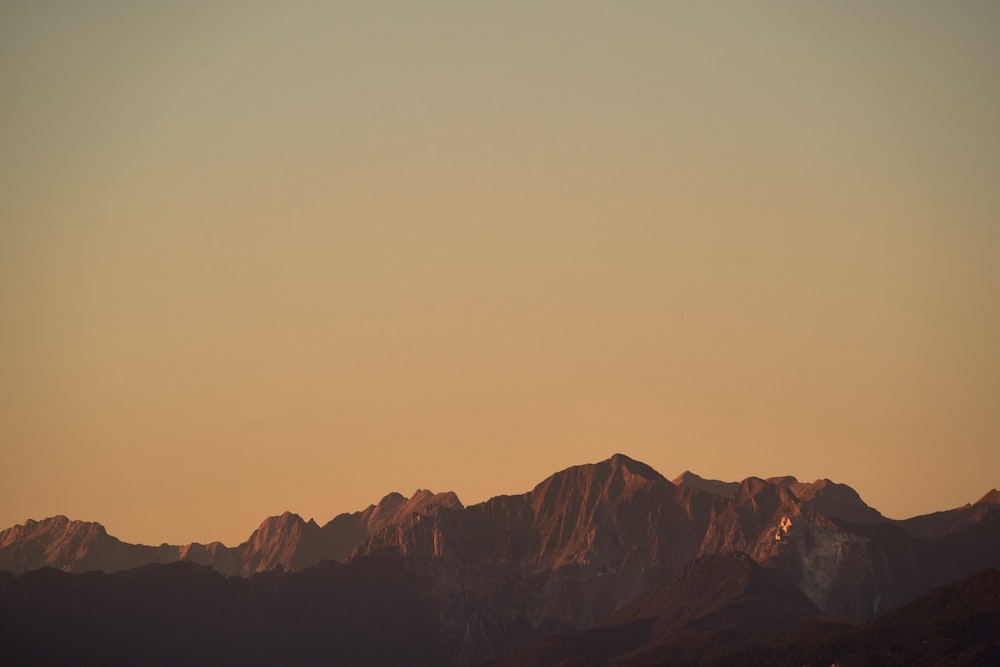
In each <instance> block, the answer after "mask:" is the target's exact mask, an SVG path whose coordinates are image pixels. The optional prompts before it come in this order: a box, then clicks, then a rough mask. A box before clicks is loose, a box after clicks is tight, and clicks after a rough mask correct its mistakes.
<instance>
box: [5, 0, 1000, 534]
mask: <svg viewBox="0 0 1000 667" xmlns="http://www.w3.org/2000/svg"><path fill="white" fill-rule="evenodd" d="M998 26H1000V5H996V4H990V3H962V4H959V3H951V4H948V5H940V4H936V3H924V2H890V3H884V4H879V5H877V6H872V5H870V4H868V3H837V4H835V5H834V4H829V3H822V4H821V3H810V4H805V3H775V4H771V5H768V6H767V7H750V6H747V5H745V4H741V3H718V4H714V3H713V4H712V5H711V6H705V5H703V4H693V3H692V4H687V3H651V2H626V3H614V4H613V5H612V4H610V3H609V4H606V5H605V4H599V3H559V2H556V3H546V4H544V5H536V4H533V3H505V4H503V5H497V6H492V5H488V4H485V3H482V4H480V3H457V2H430V3H421V4H420V5H419V6H418V5H417V4H407V3H385V4H381V3H363V4H358V5H355V4H348V3H343V4H340V3H321V2H310V1H300V2H289V3H281V4H272V3H267V2H261V1H259V0H252V1H248V2H223V1H219V2H211V3H194V2H183V1H182V2H170V3H166V2H164V3H143V5H141V6H140V5H137V4H132V3H122V2H112V1H107V2H94V3H87V4H86V5H83V4H75V3H69V2H58V1H53V2H31V3H6V4H4V5H2V6H0V86H2V88H0V89H2V90H3V91H4V98H5V102H4V105H2V106H0V179H2V180H0V182H2V183H3V184H4V185H3V196H2V197H0V220H2V222H0V309H2V312H3V316H2V318H0V468H2V469H3V470H4V471H5V478H4V482H3V484H2V485H0V529H2V528H6V527H8V526H10V525H13V524H16V523H23V522H24V520H25V519H28V518H35V519H41V518H44V517H47V516H51V515H55V514H64V515H67V516H69V517H70V518H75V519H83V520H91V521H99V522H101V523H102V524H104V525H105V526H106V527H107V528H108V530H109V532H111V533H112V534H113V535H115V536H117V537H119V538H121V539H123V540H126V541H130V542H143V543H154V544H158V543H160V542H170V543H187V542H192V541H200V542H207V541H211V540H221V541H223V542H225V543H226V544H230V545H232V544H236V543H238V542H240V541H242V540H243V539H245V538H246V537H247V536H248V535H249V534H250V532H251V531H252V530H253V529H254V528H256V526H257V525H258V524H259V522H260V520H261V519H263V518H264V517H265V516H268V515H273V514H277V513H281V512H283V511H285V510H289V511H293V512H295V513H297V514H300V515H302V516H303V517H305V518H309V517H310V516H313V517H316V519H317V521H320V522H323V521H326V520H328V519H329V518H332V517H333V516H334V515H336V514H338V513H340V512H352V511H356V510H359V509H363V508H364V507H366V506H367V505H368V504H370V503H373V502H377V501H378V499H379V498H381V497H382V496H383V495H384V494H386V493H388V492H390V491H399V492H401V493H404V494H405V495H409V494H411V493H412V492H413V490H415V489H417V488H429V489H431V490H433V491H447V490H450V491H455V492H456V493H457V494H458V495H459V497H460V498H461V500H462V501H463V502H464V503H466V504H471V503H475V502H480V501H482V500H485V499H487V498H488V497H490V496H494V495H498V494H504V493H506V494H510V493H522V492H525V491H528V490H530V489H531V488H532V487H533V486H534V485H535V484H536V483H538V482H539V481H541V480H542V479H544V478H545V477H546V476H548V475H550V474H551V473H553V472H555V471H557V470H561V469H563V468H566V467H568V466H572V465H577V464H581V463H587V462H594V461H598V460H602V459H604V458H607V457H608V456H610V455H611V454H612V453H614V452H616V451H620V452H623V453H625V454H627V455H629V456H631V457H633V458H636V459H638V460H641V461H643V462H645V463H648V464H649V465H651V466H653V467H654V468H656V469H657V470H658V471H660V472H661V473H662V474H663V475H664V476H666V477H667V478H673V477H674V476H676V475H678V474H680V473H681V472H682V471H684V470H692V471H693V472H695V473H697V474H699V475H701V476H703V477H709V478H716V479H723V480H732V481H736V480H740V479H743V478H745V477H747V476H751V475H756V476H761V477H769V476H776V475H784V474H791V475H795V476H796V477H798V478H799V479H800V480H803V481H812V480H814V479H818V478H830V479H833V480H834V481H837V482H842V483H846V484H849V485H851V486H852V487H853V488H855V489H856V490H857V491H858V492H859V493H860V494H861V496H862V497H863V498H864V499H865V501H866V502H868V503H869V504H870V505H872V506H873V507H875V508H876V509H878V510H879V511H881V512H883V513H884V514H885V515H887V516H890V517H893V518H904V517H908V516H913V515H917V514H923V513H927V512H932V511H937V510H943V509H948V508H951V507H956V506H960V505H962V504H964V503H967V502H973V501H975V500H976V499H977V498H979V497H980V496H982V494H984V493H986V492H987V491H989V490H990V489H991V488H994V487H997V486H1000V480H998V478H1000V410H997V402H998V401H997V399H998V397H1000V343H998V341H1000V308H998V307H997V304H1000V224H998V223H1000V187H997V184H998V183H1000V122H998V120H997V119H998V118H1000V40H997V39H996V38H995V35H996V32H997V27H998Z"/></svg>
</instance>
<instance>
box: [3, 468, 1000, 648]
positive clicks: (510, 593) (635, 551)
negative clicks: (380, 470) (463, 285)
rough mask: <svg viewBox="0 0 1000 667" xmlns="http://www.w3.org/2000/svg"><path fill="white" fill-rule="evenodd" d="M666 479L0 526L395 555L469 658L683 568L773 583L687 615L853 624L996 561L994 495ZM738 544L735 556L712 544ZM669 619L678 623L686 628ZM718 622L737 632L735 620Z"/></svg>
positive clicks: (214, 559)
mask: <svg viewBox="0 0 1000 667" xmlns="http://www.w3.org/2000/svg"><path fill="white" fill-rule="evenodd" d="M676 482H677V483H672V482H670V481H668V480H667V479H666V478H665V477H663V476H662V475H661V474H660V473H658V472H657V471H656V470H654V469H652V468H651V467H649V466H648V465H646V464H644V463H641V462H639V461H635V460H634V459H631V458H629V457H627V456H625V455H622V454H616V455H614V456H612V457H611V458H610V459H607V460H605V461H601V462H598V463H592V464H585V465H579V466H573V467H571V468H567V469H565V470H562V471H560V472H557V473H555V474H553V475H552V476H550V477H549V478H547V479H545V480H543V481H542V482H540V483H539V484H538V485H537V486H536V487H535V488H534V489H532V490H531V491H529V492H527V493H524V494H520V495H511V496H498V497H495V498H492V499H490V500H488V501H486V502H483V503H479V504H477V505H472V506H469V507H463V506H462V504H461V503H460V502H459V500H458V498H457V497H456V496H455V495H454V494H452V493H446V494H433V493H431V492H430V491H424V490H421V491H418V492H416V493H415V494H414V495H413V496H412V497H410V498H409V499H407V498H405V497H403V496H402V495H400V494H396V493H392V494H389V495H387V496H385V497H384V498H383V499H382V500H381V501H380V502H379V503H377V504H374V505H371V506H369V507H368V508H366V509H365V510H362V511H359V512H354V513H351V514H341V515H338V516H337V517H335V518H334V519H333V520H331V521H330V522H328V523H327V524H325V525H323V526H320V525H318V524H316V522H314V521H312V520H309V521H305V520H303V519H302V518H301V517H299V516H298V515H295V514H292V513H285V514H283V515H281V516H277V517H270V518H268V519H266V520H265V521H264V522H262V523H261V525H260V527H259V528H258V529H257V530H256V531H254V533H253V534H252V535H251V536H250V538H249V539H248V540H247V541H246V542H244V543H242V544H240V545H238V546H236V547H226V546H224V545H221V544H219V543H213V544H210V545H199V544H193V545H187V546H185V547H177V546H171V545H161V546H160V547H147V546H141V545H129V544H125V543H123V542H120V541H119V540H117V539H115V538H113V537H111V536H108V535H107V533H106V532H105V531H104V529H103V528H102V527H100V526H99V525H98V524H87V523H82V522H73V521H69V520H68V519H66V518H65V517H55V518H53V519H47V520H45V521H42V522H27V523H26V524H24V525H22V526H15V527H13V528H11V529H8V530H6V531H3V532H2V533H0V569H5V570H10V571H11V572H14V573H23V572H25V571H28V570H33V569H37V568H38V567H42V566H46V567H55V568H58V569H60V570H64V571H66V572H81V571H87V570H103V571H105V572H116V571H119V570H122V569H125V568H131V567H136V566H140V565H145V564H149V563H169V562H174V561H177V560H189V561H193V562H194V563H199V564H202V565H208V566H211V567H212V568H213V569H214V570H215V571H217V572H219V573H221V574H225V575H240V576H243V577H251V579H253V575H254V574H255V573H263V572H270V571H273V570H275V569H276V568H280V569H281V570H283V571H284V572H286V573H295V572H299V571H303V572H304V571H310V570H312V568H313V567H314V566H315V565H316V564H317V563H321V562H324V561H344V562H346V563H347V564H348V565H349V566H353V565H354V564H355V563H358V562H381V563H395V564H398V566H399V567H400V568H403V569H404V570H405V571H406V572H407V573H408V574H409V575H412V576H413V577H415V578H416V579H415V580H417V581H419V582H421V584H420V586H421V590H420V596H421V597H420V600H421V605H422V610H423V611H422V612H421V613H425V614H427V615H428V619H429V620H428V622H429V623H430V624H431V626H432V628H433V635H434V637H433V643H434V646H435V647H437V650H440V652H441V654H442V655H445V656H447V657H448V660H449V661H450V662H452V663H454V664H457V665H472V664H478V663H482V662H486V661H489V660H493V659H496V658H497V657H498V656H500V655H503V654H504V653H505V652H507V651H509V650H510V649H511V648H513V647H515V646H518V645H523V644H525V643H527V642H530V641H532V640H535V639H538V638H540V637H545V636H549V635H555V634H559V633H575V632H579V631H581V630H583V629H585V628H590V627H595V626H598V625H600V624H606V623H608V622H612V625H613V624H614V619H615V618H616V617H614V616H612V615H613V614H615V613H616V611H618V610H622V609H627V608H629V606H628V605H630V604H631V602H632V601H633V600H635V599H637V598H639V596H643V595H644V594H649V593H650V591H656V590H660V588H659V587H661V586H664V585H665V584H667V583H668V582H672V581H677V580H676V578H677V577H679V576H682V575H684V574H685V573H688V574H689V575H690V576H691V577H694V579H691V580H692V581H695V580H698V579H697V575H698V573H699V572H700V571H701V570H699V569H697V568H702V569H705V568H709V566H712V567H716V568H723V569H725V567H729V568H730V569H729V570H725V571H726V574H725V576H724V577H722V581H724V582H729V584H733V582H741V581H743V582H745V583H746V585H747V586H749V585H750V583H749V582H751V581H765V580H766V581H767V582H769V583H768V584H767V586H766V587H765V588H766V589H767V590H768V591H772V592H774V591H779V590H780V591H784V592H785V593H782V595H784V596H785V597H783V598H782V600H783V602H782V603H781V604H779V605H776V606H774V607H773V608H772V607H761V606H760V604H759V603H758V602H759V601H758V602H754V603H748V602H739V603H737V602H735V601H734V600H730V599H729V598H725V595H723V593H719V595H722V598H719V599H725V600H728V602H725V604H723V605H722V607H718V608H717V609H716V608H714V607H713V608H709V606H706V605H708V601H706V600H707V598H706V599H705V600H701V601H696V602H692V604H694V606H693V607H692V610H693V611H692V612H691V614H693V615H692V616H691V618H690V619H689V621H690V622H694V619H697V618H702V619H703V620H704V619H712V618H716V619H720V618H723V617H728V618H730V619H738V618H739V617H740V614H741V613H742V612H741V611H740V610H746V609H755V610H756V611H757V613H756V615H751V616H752V618H751V617H747V619H748V620H756V621H761V622H764V621H765V620H766V619H767V618H769V616H768V614H771V616H773V617H775V618H780V619H784V620H788V619H789V618H791V617H789V616H787V615H786V612H787V611H788V609H791V610H792V611H793V612H794V614H793V616H794V617H795V618H798V617H799V616H801V615H802V614H805V616H808V614H806V613H805V612H804V611H803V608H802V607H801V606H796V605H797V604H798V603H795V604H791V602H790V601H791V600H792V598H793V597H795V598H796V599H797V600H798V601H799V602H801V601H802V600H806V601H808V604H809V605H810V608H809V609H811V611H810V613H813V612H815V613H823V614H827V615H834V616H837V617H842V618H845V619H849V620H852V621H865V620H868V619H871V618H874V617H875V616H878V615H879V614H882V613H884V612H885V611H887V610H889V609H891V608H893V607H896V606H898V605H900V604H902V603H905V602H907V601H909V600H912V599H914V598H916V597H917V596H920V595H922V594H924V593H926V592H927V591H929V590H930V589H931V588H932V587H934V586H939V585H942V584H947V583H949V582H953V581H957V580H959V579H961V578H962V577H965V576H968V575H970V574H971V573H973V572H976V571H979V570H983V569H986V568H990V567H993V568H996V567H1000V505H998V504H996V503H993V502H990V498H992V497H993V496H995V495H996V494H995V492H993V493H991V494H987V496H986V497H985V498H984V499H983V500H982V501H980V502H977V503H976V504H974V505H968V506H966V507H964V508H958V509H955V510H949V511H947V512H941V513H938V514H934V515H927V516H925V517H914V518H912V519H907V520H905V521H892V520H889V519H886V518H884V517H883V516H882V515H881V514H880V513H879V512H878V511H877V510H875V509H873V508H871V507H869V506H868V505H867V504H866V503H865V502H864V501H863V500H862V499H861V497H860V496H859V495H858V494H857V493H856V492H855V491H854V490H853V489H851V488H850V487H848V486H846V485H843V484H837V483H835V482H831V481H830V480H825V479H823V480H818V481H815V482H812V483H801V482H798V481H797V480H796V479H795V478H794V477H772V478H769V479H763V478H759V477H748V478H747V479H744V480H743V481H741V482H738V483H727V482H718V481H714V480H704V479H702V478H700V477H698V476H697V475H694V474H692V473H685V474H684V475H681V476H680V477H678V478H677V480H676ZM735 552H739V553H742V554H746V556H740V557H735V556H724V557H723V560H713V559H712V558H710V557H711V556H715V555H725V554H732V553H735ZM733 558H736V560H733ZM727 559H728V560H727ZM741 559H742V560H741ZM751 560H752V563H751ZM692 563H695V565H692ZM713 563H715V565H712V564H713ZM720 563H721V564H720ZM725 563H729V565H728V566H726V565H724V564H725ZM753 563H755V564H756V565H752V564H753ZM751 565H752V567H751ZM758 566H759V567H758ZM691 568H695V569H693V570H692V569H691ZM740 568H742V570H741V569H740ZM713 571H716V572H720V571H721V570H713ZM739 572H742V574H739V576H737V574H734V573H739ZM762 573H763V574H762ZM24 576H29V575H21V577H24ZM21 577H17V578H15V579H13V581H14V582H15V583H16V582H18V581H20V579H21ZM88 580H89V579H88ZM113 581H121V580H120V579H118V578H115V579H113ZM282 581H283V580H282ZM123 585H124V584H123ZM233 585H234V586H236V585H237V584H233ZM276 585H279V584H276ZM280 585H284V584H280ZM727 585H728V584H727ZM733 585H735V584H733ZM754 585H755V586H756V584H754ZM761 585H763V584H761ZM15 588H16V587H15ZM702 588H703V589H704V590H702V591H701V593H700V594H702V595H708V594H709V589H710V587H708V586H707V584H706V585H705V586H702V585H700V584H699V585H693V584H692V585H691V586H690V587H689V589H690V591H691V599H692V600H694V596H696V595H698V594H699V593H698V591H696V590H695V589H702ZM758 588H759V587H758ZM758 588H753V590H754V591H756V590H758ZM380 590H381V589H379V588H377V587H376V588H373V589H372V594H373V595H381V593H380V592H379V591H380ZM664 590H666V589H664ZM670 590H673V589H670ZM685 590H688V589H685ZM727 590H729V589H727ZM733 590H736V589H733ZM748 590H749V589H748ZM761 590H763V589H761ZM789 591H795V594H794V596H792V595H791V594H790V593H789ZM786 593H788V594H787V595H785V594H786ZM746 594H747V595H750V593H746ZM661 595H666V593H661ZM750 597H751V598H752V597H753V595H750ZM639 599H641V598H639ZM754 599H756V598H754ZM786 603H788V604H786ZM649 604H653V602H650V603H649ZM789 605H791V606H790V607H789ZM723 607H724V609H723ZM817 610H818V611H817ZM772 612H773V613H772ZM800 612H801V613H800ZM331 613H332V612H331ZM338 613H339V612H338ZM713 613H715V614H717V615H716V616H712V615H711V614H713ZM720 614H721V616H719V615H720ZM727 615H728V616H727ZM703 617H704V618H703ZM609 619H611V621H609ZM784 620H783V621H782V622H784ZM687 622H688V621H685V623H687ZM705 622H707V621H705ZM656 623H660V625H657V624H656ZM625 625H627V626H628V627H630V628H633V629H634V628H635V627H637V626H635V625H634V624H633V625H630V624H628V623H626V624H625ZM602 627H604V626H602ZM608 627H611V626H608ZM649 627H650V628H652V630H651V632H654V634H653V635H651V637H653V638H654V639H656V638H657V637H659V638H660V639H664V638H667V637H668V636H669V637H673V635H672V634H670V633H669V632H661V630H662V628H663V627H665V626H663V625H662V623H661V622H659V621H657V622H653V625H650V626H649ZM678 627H680V628H681V630H682V631H683V632H684V633H688V632H689V631H691V629H692V627H694V626H690V625H685V624H681V626H678ZM720 627H721V626H720ZM657 628H659V629H657ZM720 631H721V630H720ZM725 631H727V632H729V631H732V632H744V631H746V632H749V631H750V630H749V629H748V628H747V627H746V626H745V625H740V624H739V623H737V622H736V620H733V625H732V627H730V628H729V629H728V630H725ZM605 632H610V631H605ZM614 632H617V631H614ZM671 632H673V631H671ZM712 632H715V630H712ZM754 632H756V631H754ZM657 641H659V639H658V640H657ZM670 641H671V642H673V641H674V640H673V639H671V640H670ZM685 650H686V649H685ZM706 650H707V649H706ZM685 655H686V654H685Z"/></svg>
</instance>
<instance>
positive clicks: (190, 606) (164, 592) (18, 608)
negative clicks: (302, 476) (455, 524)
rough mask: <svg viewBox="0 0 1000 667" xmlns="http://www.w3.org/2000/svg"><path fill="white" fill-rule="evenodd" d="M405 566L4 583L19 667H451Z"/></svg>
mask: <svg viewBox="0 0 1000 667" xmlns="http://www.w3.org/2000/svg"><path fill="white" fill-rule="evenodd" d="M425 589H426V582H424V581H422V580H421V579H420V578H418V577H416V576H414V575H413V574H411V573H408V572H406V570H405V569H404V568H403V567H402V565H401V564H400V563H398V562H395V561H387V560H379V559H362V560H358V561H355V562H352V563H351V564H350V565H340V564H336V563H326V564H323V565H319V566H314V567H311V568H307V569H306V570H303V571H300V572H294V573H283V572H281V571H273V572H266V573H258V574H255V575H253V576H251V577H247V578H242V577H225V576H223V575H221V574H219V573H217V572H215V571H214V570H212V569H211V568H209V567H207V566H203V565H197V564H195V563H191V562H179V563H172V564H169V565H147V566H145V567H141V568H137V569H134V570H127V571H123V572H117V573H115V574H110V575H109V574H104V573H101V572H89V573H85V574H67V573H64V572H60V571H58V570H53V569H49V568H45V569H41V570H36V571H33V572H29V573H26V574H22V575H20V576H18V577H9V576H8V578H7V579H6V581H4V580H2V579H0V660H2V662H3V663H4V664H8V665H42V664H51V665H77V664H88V665H206V666H207V665H212V666H218V665H234V664H239V665H261V666H264V665H318V664H343V665H447V664H449V662H450V661H449V658H448V657H447V656H445V655H443V654H442V653H441V652H440V649H439V648H438V647H437V646H436V645H435V641H434V636H435V628H434V625H433V618H434V615H433V613H432V610H430V609H429V608H428V607H427V605H426V604H425V602H424V601H423V598H424V595H425Z"/></svg>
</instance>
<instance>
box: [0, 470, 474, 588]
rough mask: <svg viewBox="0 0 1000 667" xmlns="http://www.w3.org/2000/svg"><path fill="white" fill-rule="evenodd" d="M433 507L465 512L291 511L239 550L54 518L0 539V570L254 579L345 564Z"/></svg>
mask: <svg viewBox="0 0 1000 667" xmlns="http://www.w3.org/2000/svg"><path fill="white" fill-rule="evenodd" d="M436 506H442V507H448V508H452V509H456V508H461V507H462V503H461V502H460V501H459V500H458V496H456V495H455V494H454V493H450V492H449V493H439V494H434V493H431V492H430V491H427V490H424V489H421V490H418V491H417V492H416V493H414V494H413V496H412V497H410V498H405V497H404V496H402V495H400V494H398V493H390V494H389V495H387V496H385V497H384V498H383V499H382V500H381V501H379V502H378V504H375V505H371V506H369V507H368V508H367V509H364V510H362V511H360V512H354V513H352V514H340V515H338V516H336V517H334V518H333V519H332V520H330V521H329V522H328V523H326V524H325V525H323V526H319V525H318V524H317V523H316V522H315V521H313V520H312V519H310V520H309V521H304V520H303V519H302V517H300V516H299V515H297V514H292V513H291V512H285V513H284V514H282V515H281V516H272V517H268V518H267V519H264V521H263V522H261V524H260V527H258V528H257V530H255V531H254V532H253V533H252V534H251V535H250V537H249V538H248V539H247V540H246V541H245V542H243V543H242V544H240V545H238V546H236V547H227V546H225V545H224V544H222V543H221V542H212V543H210V544H199V543H192V544H187V545H183V546H177V545H170V544H161V545H160V546H158V547H151V546H145V545H140V544H128V543H126V542H122V541H120V540H118V539H117V538H115V537H112V536H110V535H108V533H107V531H106V530H105V529H104V527H103V526H102V525H100V524H99V523H92V522H84V521H71V520H69V519H67V518H66V517H64V516H56V517H51V518H48V519H45V520H43V521H32V520H28V521H26V522H25V523H24V524H21V525H17V526H13V527H11V528H8V529H7V530H4V531H3V532H0V570H6V571H10V572H14V573H20V572H25V571H28V570H35V569H38V568H41V567H51V568H55V569H58V570H62V571H64V572H89V571H95V570H100V571H103V572H108V573H111V572H118V571H121V570H126V569H130V568H135V567H139V566H142V565H148V564H151V563H171V562H175V561H178V560H186V561H192V562H194V563H198V564H201V565H209V566H211V567H212V568H213V569H215V570H216V571H218V572H220V573H222V574H230V575H243V576H246V575H250V574H253V573H255V572H263V571H266V570H273V569H274V568H276V567H281V568H283V569H285V570H301V569H303V568H306V567H309V566H311V565H315V564H316V563H318V562H320V561H321V560H334V561H344V560H346V559H347V558H348V557H349V556H350V555H351V553H352V552H353V551H354V550H355V549H356V548H357V547H358V546H359V545H360V544H362V543H364V542H365V541H366V540H367V539H368V536H369V535H370V534H372V533H375V532H378V531H380V530H382V529H383V528H385V527H386V526H389V525H392V524H393V523H394V522H397V521H400V520H403V519H405V518H407V517H409V516H410V515H411V514H421V513H426V512H429V511H433V508H434V507H436Z"/></svg>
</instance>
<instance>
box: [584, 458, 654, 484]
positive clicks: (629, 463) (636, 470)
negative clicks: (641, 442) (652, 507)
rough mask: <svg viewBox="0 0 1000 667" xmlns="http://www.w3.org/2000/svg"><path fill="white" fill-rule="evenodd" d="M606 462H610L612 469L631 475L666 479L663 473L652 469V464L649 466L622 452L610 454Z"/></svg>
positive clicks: (649, 478)
mask: <svg viewBox="0 0 1000 667" xmlns="http://www.w3.org/2000/svg"><path fill="white" fill-rule="evenodd" d="M607 463H608V464H610V466H611V469H612V470H622V471H625V472H628V473H630V474H632V475H638V476H639V477H645V478H646V479H648V480H662V479H666V478H665V477H664V476H663V475H661V474H660V473H658V472H657V471H656V470H654V469H653V468H652V466H649V465H647V464H645V463H643V462H642V461H636V460H635V459H633V458H630V457H628V456H626V455H624V454H614V455H612V457H611V458H610V459H608V460H607ZM598 465H600V464H598Z"/></svg>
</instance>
